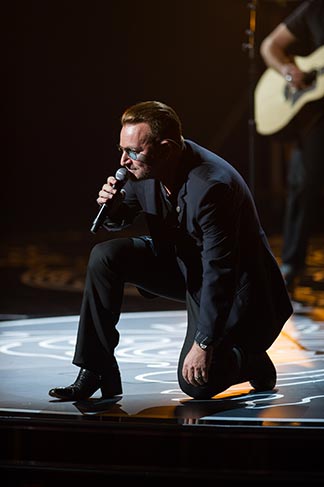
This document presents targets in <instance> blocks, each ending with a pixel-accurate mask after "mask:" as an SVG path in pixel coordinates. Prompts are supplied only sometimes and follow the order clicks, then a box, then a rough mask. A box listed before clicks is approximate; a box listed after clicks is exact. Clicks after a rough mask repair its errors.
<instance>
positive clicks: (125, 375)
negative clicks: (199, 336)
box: [0, 303, 324, 428]
mask: <svg viewBox="0 0 324 487" xmlns="http://www.w3.org/2000/svg"><path fill="white" fill-rule="evenodd" d="M311 311H312V310H311V309H308V308H306V307H301V306H299V305H298V304H297V303H295V313H294V315H293V316H292V318H291V319H290V320H289V321H288V322H287V323H286V325H285V327H284V329H283V331H282V333H281V334H280V336H279V338H278V339H277V340H276V342H275V343H274V344H273V346H272V347H271V348H270V349H269V351H268V352H269V355H270V356H271V358H272V360H273V361H274V363H275V365H276V367H277V373H278V380H277V386H276V388H275V389H274V390H272V391H267V392H262V393H256V392H254V390H253V389H252V388H251V386H250V384H249V383H248V382H247V383H242V384H239V385H236V386H233V387H231V388H229V389H228V390H226V391H225V392H223V393H221V394H219V395H217V396H215V397H214V398H213V399H212V400H208V401H197V400H192V399H191V398H189V397H188V396H186V395H185V394H183V393H182V391H181V390H180V389H179V387H178V383H177V377H176V367H177V360H178V355H179V352H180V348H181V345H182V342H183V338H184V334H185V329H186V312H185V311H184V310H172V311H151V312H150V311H147V312H129V313H123V314H122V316H121V320H120V323H119V325H118V329H119V331H120V337H121V338H120V343H119V345H118V348H117V354H116V356H117V360H118V363H119V365H120V369H121V375H122V383H123V395H122V396H118V397H116V398H114V399H110V400H102V399H100V392H99V391H98V393H96V394H94V395H93V396H92V398H90V399H89V400H86V401H80V402H62V401H60V400H55V399H53V398H51V397H50V396H49V395H48V390H49V389H50V388H52V387H55V386H61V385H62V386H64V385H68V384H70V383H72V382H73V381H74V379H75V377H76V375H77V373H78V368H76V367H75V366H73V365H72V363H71V360H72V355H73V350H74V343H75V339H76V332H77V323H78V316H69V317H66V316H60V317H49V318H32V319H21V320H10V321H3V322H1V323H0V331H1V341H0V374H1V383H0V414H1V415H2V416H16V415H27V416H28V415H37V416H43V417H48V416H51V417H54V416H56V417H58V418H60V417H62V418H63V416H64V417H65V418H66V417H71V418H72V417H79V418H83V419H85V420H86V419H87V418H89V417H91V420H92V421H93V420H94V418H95V417H98V419H100V420H101V421H102V420H110V421H116V420H118V421H119V422H120V421H136V420H137V419H139V420H140V421H143V420H148V421H150V422H152V421H154V422H157V423H159V422H163V423H165V422H168V423H170V424H172V423H177V424H204V425H215V424H226V425H228V426H237V425H238V424H246V425H265V424H266V425H267V426H271V425H274V426H278V425H285V426H292V427H294V428H296V427H316V428H324V413H323V412H324V323H323V321H322V320H320V319H316V316H312V312H311ZM318 318H320V316H319V317H318Z"/></svg>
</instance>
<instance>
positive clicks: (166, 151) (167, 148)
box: [160, 139, 172, 157]
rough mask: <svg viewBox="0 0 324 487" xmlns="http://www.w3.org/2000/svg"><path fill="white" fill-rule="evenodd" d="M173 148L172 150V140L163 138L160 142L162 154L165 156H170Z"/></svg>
mask: <svg viewBox="0 0 324 487" xmlns="http://www.w3.org/2000/svg"><path fill="white" fill-rule="evenodd" d="M171 150H172V147H171V144H170V142H169V141H168V140H167V139H165V140H161V142H160V151H161V154H163V156H164V157H166V156H169V155H170V153H171Z"/></svg>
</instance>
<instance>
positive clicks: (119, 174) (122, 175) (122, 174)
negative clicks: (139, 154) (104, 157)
mask: <svg viewBox="0 0 324 487" xmlns="http://www.w3.org/2000/svg"><path fill="white" fill-rule="evenodd" d="M115 178H116V179H118V181H124V179H126V178H127V169H126V167H120V168H119V169H118V170H117V171H116V174H115Z"/></svg>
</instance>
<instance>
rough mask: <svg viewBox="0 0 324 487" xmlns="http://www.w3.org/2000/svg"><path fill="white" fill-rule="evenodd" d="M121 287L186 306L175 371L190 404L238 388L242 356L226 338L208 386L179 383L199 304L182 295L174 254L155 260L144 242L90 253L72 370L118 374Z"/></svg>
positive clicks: (108, 245) (117, 242)
mask: <svg viewBox="0 0 324 487" xmlns="http://www.w3.org/2000/svg"><path fill="white" fill-rule="evenodd" d="M125 283H132V284H133V285H135V286H137V287H138V288H139V289H141V290H144V291H146V292H149V293H152V294H153V295H158V296H162V297H165V298H169V299H172V300H177V301H182V302H186V303H187V312H188V327H187V333H186V337H185V340H184V343H183V347H182V350H181V353H180V359H179V365H178V380H179V385H180V387H181V389H182V391H183V392H185V393H186V394H188V395H189V396H191V397H194V398H209V397H212V396H213V395H215V394H216V393H218V392H221V391H223V390H225V389H227V388H228V387H229V386H230V385H232V384H234V383H237V382H239V378H240V374H241V370H240V367H241V365H242V364H241V356H240V354H239V353H238V350H237V349H235V348H233V343H232V342H231V340H230V337H227V338H226V339H224V340H223V342H222V343H221V344H220V345H218V347H217V348H216V350H215V354H214V358H213V360H212V364H211V369H210V380H209V383H208V384H207V385H204V386H197V387H194V386H191V385H189V384H187V383H186V382H185V380H184V379H183V377H182V366H183V361H184V358H185V357H186V355H187V353H188V351H189V350H190V348H191V346H192V344H193V341H194V336H195V333H196V329H197V323H198V317H199V303H198V302H197V301H196V300H195V299H194V298H193V297H192V296H191V295H190V294H189V293H188V292H186V288H185V282H184V278H183V275H182V273H181V271H180V268H179V266H178V263H177V259H176V256H175V253H174V252H172V251H168V252H165V253H163V252H162V253H161V254H159V255H158V256H157V255H156V254H155V252H154V248H153V246H152V241H151V239H150V238H148V237H136V238H135V237H129V238H115V239H112V240H108V241H106V242H103V243H99V244H97V245H96V246H95V247H94V248H93V249H92V251H91V254H90V257H89V262H88V268H87V275H86V281H85V288H84V294H83V301H82V306H81V312H80V320H79V328H78V334H77V342H76V348H75V354H74V358H73V364H75V365H77V366H79V367H81V368H84V369H88V370H91V371H93V372H96V373H98V374H101V375H104V376H105V377H106V378H107V377H109V374H110V373H111V372H112V370H113V369H114V368H118V364H117V361H116V358H115V355H114V351H115V348H116V347H117V345H118V342H119V332H118V330H117V328H116V326H117V324H118V321H119V317H120V312H121V306H122V300H123V292H124V285H125ZM113 375H114V374H113Z"/></svg>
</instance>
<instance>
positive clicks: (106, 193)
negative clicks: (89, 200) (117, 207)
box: [97, 176, 117, 205]
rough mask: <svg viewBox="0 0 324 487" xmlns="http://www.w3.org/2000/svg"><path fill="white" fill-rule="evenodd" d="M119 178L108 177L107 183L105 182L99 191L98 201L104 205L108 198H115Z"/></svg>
mask: <svg viewBox="0 0 324 487" xmlns="http://www.w3.org/2000/svg"><path fill="white" fill-rule="evenodd" d="M116 182H117V180H116V178H114V176H109V178H108V179H107V183H105V184H104V185H103V186H102V188H101V190H100V191H99V193H98V198H97V203H99V204H100V205H103V204H104V203H106V202H107V201H108V200H110V199H111V198H113V196H114V194H116V193H117V189H115V188H114V184H116Z"/></svg>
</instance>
